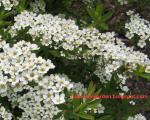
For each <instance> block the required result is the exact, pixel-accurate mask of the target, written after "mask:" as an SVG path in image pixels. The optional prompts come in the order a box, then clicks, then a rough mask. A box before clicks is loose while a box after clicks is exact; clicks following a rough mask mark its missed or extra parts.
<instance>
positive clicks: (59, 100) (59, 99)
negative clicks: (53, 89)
mask: <svg viewBox="0 0 150 120" xmlns="http://www.w3.org/2000/svg"><path fill="white" fill-rule="evenodd" d="M52 101H53V102H54V104H62V103H64V102H65V95H64V94H63V93H62V94H60V95H59V94H54V95H53V96H52Z"/></svg>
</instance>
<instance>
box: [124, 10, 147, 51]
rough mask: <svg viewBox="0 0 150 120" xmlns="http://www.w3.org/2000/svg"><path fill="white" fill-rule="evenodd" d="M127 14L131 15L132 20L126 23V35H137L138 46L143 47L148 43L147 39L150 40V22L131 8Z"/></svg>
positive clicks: (131, 36)
mask: <svg viewBox="0 0 150 120" xmlns="http://www.w3.org/2000/svg"><path fill="white" fill-rule="evenodd" d="M127 15H129V16H130V21H129V22H128V23H126V24H125V28H126V29H127V33H126V37H127V38H129V39H131V38H134V37H136V36H137V37H138V44H137V46H139V47H141V48H143V47H144V46H145V45H146V40H150V22H149V21H147V20H145V19H143V18H141V16H140V15H139V14H135V13H134V11H131V10H130V11H128V12H127Z"/></svg>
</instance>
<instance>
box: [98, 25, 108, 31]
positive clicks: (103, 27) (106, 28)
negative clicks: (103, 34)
mask: <svg viewBox="0 0 150 120" xmlns="http://www.w3.org/2000/svg"><path fill="white" fill-rule="evenodd" d="M99 27H100V28H99V29H101V28H102V29H104V30H108V25H107V24H105V23H100V24H99Z"/></svg>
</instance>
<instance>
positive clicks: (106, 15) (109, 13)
mask: <svg viewBox="0 0 150 120" xmlns="http://www.w3.org/2000/svg"><path fill="white" fill-rule="evenodd" d="M112 15H113V12H107V13H106V14H104V15H103V16H102V21H103V22H105V21H107V20H109V19H110V18H111V17H112Z"/></svg>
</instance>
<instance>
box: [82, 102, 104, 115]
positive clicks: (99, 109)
mask: <svg viewBox="0 0 150 120" xmlns="http://www.w3.org/2000/svg"><path fill="white" fill-rule="evenodd" d="M104 110H105V107H104V106H102V104H98V105H97V107H96V108H90V107H89V108H86V111H85V112H86V113H88V112H94V113H97V114H101V113H104Z"/></svg>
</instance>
